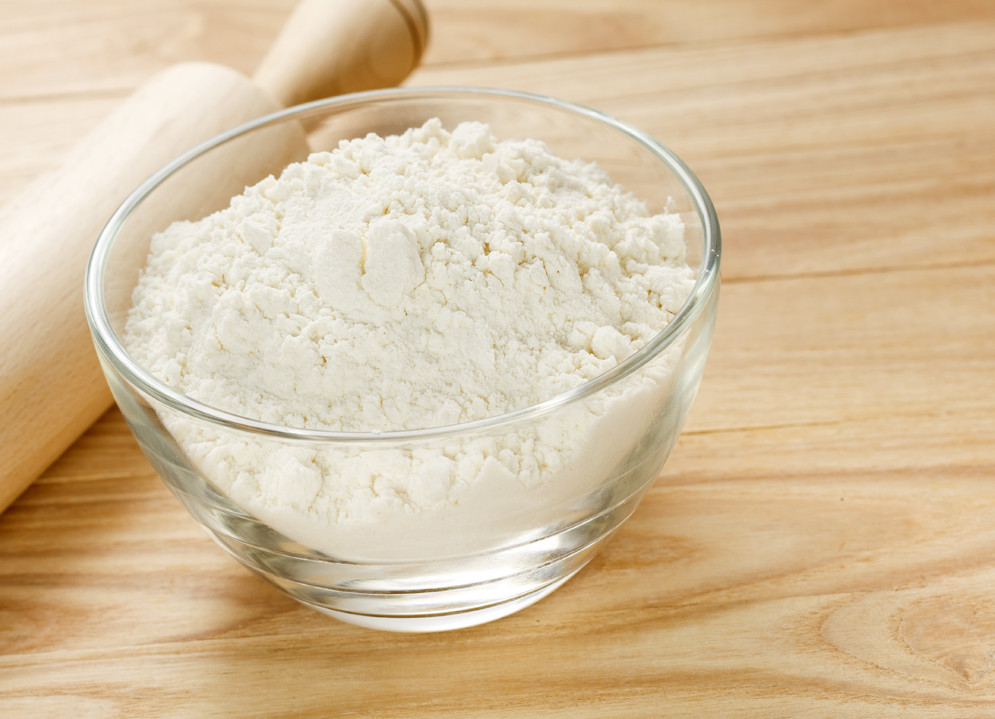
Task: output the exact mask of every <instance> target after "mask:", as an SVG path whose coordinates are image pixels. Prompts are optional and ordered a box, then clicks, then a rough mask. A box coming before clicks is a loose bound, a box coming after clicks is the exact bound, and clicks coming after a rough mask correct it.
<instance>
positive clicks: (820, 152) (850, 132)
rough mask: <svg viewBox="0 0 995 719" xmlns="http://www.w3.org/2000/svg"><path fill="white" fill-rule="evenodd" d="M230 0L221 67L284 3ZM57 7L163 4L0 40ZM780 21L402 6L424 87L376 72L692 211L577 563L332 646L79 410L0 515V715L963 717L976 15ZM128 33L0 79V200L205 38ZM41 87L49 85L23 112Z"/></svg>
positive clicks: (980, 215) (970, 533) (974, 530)
mask: <svg viewBox="0 0 995 719" xmlns="http://www.w3.org/2000/svg"><path fill="white" fill-rule="evenodd" d="M514 1H515V2H517V0H514ZM532 5H535V4H534V3H533V4H532ZM237 6H238V8H239V9H240V10H244V13H241V14H239V13H235V14H236V15H238V17H233V18H232V19H231V20H230V23H231V26H232V28H233V30H232V32H234V33H235V35H238V36H239V37H240V38H241V39H240V40H238V43H241V44H240V45H239V47H240V48H241V49H239V50H237V51H234V53H233V56H234V55H239V57H241V58H242V59H241V60H239V62H244V63H245V64H246V66H248V67H251V66H252V62H251V61H250V60H251V56H252V53H253V52H255V50H253V49H252V47H254V45H253V42H254V41H250V39H249V38H251V37H253V33H254V32H262V29H261V28H263V26H264V25H265V22H264V21H263V20H262V18H263V17H270V18H272V17H275V15H276V14H278V13H279V12H281V11H282V10H281V8H283V7H284V5H283V4H281V3H273V4H265V3H261V2H260V3H253V2H250V1H249V0H239V2H238V3H237ZM66 7H73V8H75V11H74V12H76V13H77V15H71V16H70V17H72V18H74V19H75V20H78V21H80V22H82V21H83V18H90V19H89V20H87V21H86V22H89V23H91V25H90V26H89V27H91V28H93V29H97V30H98V31H100V32H106V31H109V29H112V28H117V27H119V25H118V24H117V23H120V22H125V21H126V20H127V18H130V17H134V15H135V14H139V13H140V11H139V10H138V9H136V8H141V7H144V8H147V12H149V13H151V14H150V15H149V17H159V16H156V15H155V13H157V12H159V13H166V11H165V10H164V9H163V8H164V7H165V5H157V4H156V2H155V0H143V2H142V3H140V4H132V5H131V6H130V7H129V8H125V7H124V6H123V5H120V6H114V7H115V8H116V9H117V10H119V11H120V12H121V13H122V14H121V15H119V16H115V15H114V13H109V12H108V13H107V14H105V15H100V12H101V11H100V8H102V7H104V8H106V7H110V6H109V5H105V4H104V0H100V1H99V2H94V3H90V4H87V5H86V6H85V7H84V6H83V4H81V3H78V2H77V3H68V0H60V2H56V3H53V4H52V5H51V6H49V8H48V10H47V11H46V10H45V9H44V8H43V7H42V6H40V5H39V6H34V5H32V6H31V7H26V8H23V9H21V8H20V6H18V11H17V12H9V13H4V14H0V37H3V36H4V34H5V33H7V32H8V31H7V30H6V29H5V28H10V27H20V28H22V29H24V31H25V32H28V34H29V35H30V34H31V33H36V35H35V37H63V38H64V39H65V40H66V43H65V44H66V46H67V48H69V49H70V50H71V52H76V51H75V50H72V48H73V47H74V45H73V43H74V42H77V41H78V40H74V39H73V37H76V36H74V35H73V33H76V32H77V30H76V29H74V28H72V27H70V25H71V23H70V22H69V21H67V20H61V21H57V22H51V21H50V18H51V17H54V16H53V15H46V12H49V13H54V12H56V11H61V9H63V8H66ZM177 7H178V8H181V10H178V11H177V12H188V11H189V12H191V13H192V14H191V15H190V16H189V17H193V16H194V15H196V12H197V11H196V10H191V8H198V7H203V5H202V4H200V5H198V4H195V3H189V4H183V5H178V6H177ZM233 7H235V4H234V3H233V4H231V5H225V7H222V5H221V4H220V3H219V4H218V5H217V6H216V12H217V15H216V16H215V17H216V21H215V23H216V24H214V25H212V26H211V27H214V28H215V29H217V28H220V27H222V26H223V25H224V21H225V18H226V17H227V14H228V13H230V12H231V10H232V8H233ZM799 7H800V6H797V5H795V4H792V5H791V7H790V8H789V7H787V6H786V5H785V4H784V3H780V2H776V1H775V0H752V1H751V2H740V3H731V2H729V3H721V4H720V3H718V2H711V1H710V2H706V3H700V4H694V3H682V4H680V5H679V6H678V5H677V4H676V3H671V2H669V1H667V2H659V3H651V2H649V1H648V0H647V1H646V2H638V1H637V0H626V1H625V2H622V3H611V2H609V0H601V1H598V0H583V2H575V3H573V2H572V3H557V2H550V3H548V4H545V5H542V6H539V7H532V6H531V5H530V7H529V8H526V10H528V11H530V12H531V14H530V15H528V17H529V18H530V20H531V23H526V24H525V26H524V27H515V28H514V29H513V28H512V25H511V23H512V19H511V18H512V16H513V13H514V12H515V11H516V10H518V9H521V7H520V6H518V5H515V4H514V2H512V3H500V4H499V3H496V2H494V3H492V2H489V0H487V1H485V2H481V3H474V4H471V3H469V2H461V1H459V0H436V2H435V3H434V4H433V5H432V9H435V10H437V14H436V15H433V20H434V21H435V23H436V24H435V36H434V40H435V42H436V43H437V44H436V45H435V46H433V48H432V49H430V52H429V59H430V60H432V62H434V63H436V64H435V65H433V66H430V67H427V68H425V69H424V70H423V71H421V72H420V73H419V74H418V75H417V76H416V77H415V78H413V80H412V82H415V83H421V84H429V83H437V82H454V83H472V84H484V85H494V86H503V87H514V88H517V89H524V90H531V91H536V92H546V93H553V94H556V95H559V96H563V97H566V98H568V99H571V100H575V101H578V102H583V103H585V104H589V105H593V106H596V107H598V108H601V109H604V110H607V111H609V112H613V113H616V114H618V115H620V116H622V117H623V118H624V119H627V120H629V121H632V122H634V123H636V124H638V125H640V126H641V127H644V128H645V129H647V130H648V131H650V132H652V133H654V134H655V135H657V136H658V137H660V138H662V139H663V140H664V141H665V142H667V143H668V144H670V145H672V146H673V147H674V148H675V149H676V150H677V151H678V153H679V154H681V156H682V157H684V158H685V159H687V160H688V161H689V163H690V164H691V166H692V168H693V169H695V171H696V172H697V173H698V174H699V175H700V176H701V177H702V178H703V180H704V181H705V184H706V186H707V187H708V188H709V190H710V191H711V193H712V195H713V198H714V199H715V200H716V204H717V206H718V210H719V214H720V219H721V221H722V225H723V234H724V241H725V250H726V252H725V255H724V257H723V279H724V285H723V296H722V300H721V302H720V312H719V323H718V327H717V330H716V336H715V340H714V343H713V347H712V353H711V356H710V358H709V363H708V366H707V369H706V375H705V380H704V382H703V385H702V388H701V392H700V394H699V397H698V400H697V401H696V404H695V408H694V410H693V411H692V415H691V418H690V420H689V423H688V426H687V428H686V430H685V432H684V434H683V435H682V437H681V439H680V441H679V443H678V446H677V448H676V449H675V450H674V453H673V455H672V456H671V458H670V460H669V462H668V465H667V467H666V468H665V470H664V472H663V475H662V476H661V477H660V479H659V480H658V482H657V484H656V485H655V487H654V488H653V489H652V490H651V492H650V494H649V495H648V496H647V498H646V500H645V501H644V502H643V504H642V505H641V506H640V508H639V510H637V512H636V514H635V515H634V516H633V517H632V518H631V520H630V521H629V522H627V523H626V525H624V526H623V528H622V529H621V530H620V532H619V533H618V534H617V535H616V537H615V538H614V539H613V540H612V542H611V544H609V546H608V547H607V548H606V549H605V551H604V552H603V553H602V554H601V555H600V556H599V557H598V558H596V559H595V560H594V562H593V563H592V564H591V565H590V566H589V567H588V568H586V569H585V570H583V571H582V572H581V573H580V574H579V575H578V576H577V577H576V578H575V579H573V580H571V581H570V582H568V583H567V584H566V585H565V586H564V587H563V588H562V589H560V590H558V591H557V592H556V593H554V594H553V595H551V596H550V597H548V598H546V599H544V600H543V601H542V602H539V603H538V604H536V605H535V606H533V607H530V608H529V609H527V610H525V611H523V612H521V613H520V614H518V615H515V616H512V617H509V618H507V619H504V620H501V621H499V622H496V623H493V624H490V625H485V626H482V627H477V628H474V629H469V630H464V631H459V632H454V633H449V634H442V635H434V636H399V635H391V634H385V633H377V632H372V631H366V630H362V629H358V628H355V627H350V626H347V625H343V624H339V623H336V622H334V621H331V620H328V619H326V618H323V617H321V616H319V615H317V614H315V613H313V612H311V611H309V610H307V609H304V608H301V607H298V606H297V605H295V604H294V603H292V602H291V601H289V600H287V599H285V598H284V597H283V596H282V595H280V594H279V593H278V592H277V591H276V590H274V589H272V588H270V587H269V586H268V585H266V584H265V583H263V582H262V581H261V580H258V579H257V578H255V577H253V576H252V575H250V574H248V573H246V572H244V571H243V570H242V569H241V568H240V567H238V566H237V565H236V564H235V563H234V562H233V561H231V560H230V559H229V558H228V557H226V556H225V555H224V553H223V552H221V551H220V550H219V549H218V548H217V547H216V546H215V545H214V544H213V543H212V542H211V541H210V540H209V539H208V538H207V537H206V535H204V534H203V533H202V532H201V531H200V530H199V528H198V527H197V526H196V525H195V523H194V522H193V520H192V519H190V518H189V517H188V516H187V515H186V513H185V511H184V510H183V509H182V508H181V507H180V506H179V504H178V503H177V502H176V501H175V500H174V499H173V498H172V497H171V496H170V495H169V493H168V491H167V490H166V489H165V487H164V486H163V485H162V483H161V482H160V481H159V480H158V479H157V478H156V477H155V475H154V473H153V472H152V470H151V468H150V467H149V466H148V463H147V462H146V461H145V460H144V458H143V457H142V455H141V453H140V451H139V450H138V449H137V445H136V444H135V443H134V440H133V439H132V438H131V436H130V434H129V433H128V431H127V428H126V426H125V425H124V422H123V420H122V418H121V416H120V414H119V413H118V412H117V411H111V412H110V413H108V414H107V415H105V416H104V417H103V418H102V419H101V420H100V421H99V422H98V423H97V424H96V425H95V426H94V427H93V428H92V429H91V430H90V431H89V432H88V433H87V434H86V435H84V437H83V438H82V439H81V440H80V441H79V442H77V443H76V444H75V445H74V446H73V447H72V448H71V449H70V450H69V451H68V452H67V453H66V454H65V455H64V456H63V457H62V458H61V459H60V460H58V461H57V462H56V464H55V465H53V466H52V468H51V469H50V470H49V471H48V472H47V473H46V474H45V475H44V476H43V477H42V479H41V480H40V481H39V482H37V483H36V484H35V485H33V486H32V487H31V488H30V489H29V490H28V491H27V492H26V493H25V494H24V495H23V496H22V497H21V499H20V500H19V501H18V502H16V503H15V504H14V505H13V506H12V507H11V509H10V510H9V511H8V512H7V513H5V514H4V515H2V516H0V716H5V717H6V716H12V717H21V716H24V717H28V716H30V717H47V716H52V717H56V716H67V715H73V716H80V717H90V716H92V717H107V716H150V717H159V716H163V717H165V716H170V717H172V716H196V717H215V716H217V717H220V716H232V715H247V716H269V717H284V716H301V715H303V716H350V715H351V716H369V717H424V716H455V717H513V716H550V717H553V716H564V717H565V716H571V717H575V716H592V717H593V716H597V717H658V716H667V717H699V716H709V717H743V718H751V719H752V718H753V717H793V718H794V717H812V718H816V717H818V718H821V717H827V716H853V717H895V718H898V717H909V716H915V717H944V718H946V717H949V718H951V719H953V718H958V719H959V718H962V717H968V718H973V717H979V718H980V717H990V716H992V715H993V714H995V709H993V707H995V672H993V668H995V664H993V662H992V659H991V657H992V656H993V655H995V644H993V640H992V637H993V630H995V609H993V606H995V605H993V603H992V602H991V587H992V585H993V583H995V559H993V558H995V529H993V524H992V522H991V517H992V516H995V494H993V492H992V490H991V480H992V477H993V476H995V403H993V401H992V397H995V231H993V228H995V176H993V171H992V167H993V160H995V144H993V139H992V133H991V118H992V117H995V107H993V102H995V100H993V98H995V96H993V94H992V88H993V87H995V25H993V24H992V23H991V22H989V21H986V20H985V18H990V12H991V10H992V6H991V4H990V3H969V2H952V3H943V4H932V3H890V2H889V3H885V2H878V3H855V2H844V1H843V0H838V1H834V2H829V3H822V4H819V5H811V6H806V7H805V8H804V9H799ZM716 8H718V9H721V10H722V11H723V12H722V13H719V12H718V10H716ZM709 9H711V12H713V13H715V14H717V15H719V16H720V17H717V18H713V21H714V22H713V24H712V25H711V26H710V27H707V28H705V27H701V26H702V25H703V23H702V22H700V18H704V17H707V15H706V14H707V13H708V12H709V11H710V10H709ZM678 10H680V11H681V12H683V13H684V14H683V15H678V14H677V13H678ZM129 13H130V15H129ZM723 13H724V14H723ZM161 17H162V18H163V19H164V20H163V23H162V27H161V28H159V29H145V30H143V32H148V33H152V32H154V31H155V32H159V31H160V30H161V31H162V34H160V35H156V36H155V37H153V38H152V40H150V42H151V43H152V44H150V45H147V46H141V44H140V43H139V44H136V45H135V46H134V47H129V48H122V47H113V48H110V49H109V50H107V52H106V53H104V54H101V53H99V52H97V51H96V49H94V52H93V58H94V59H93V63H92V64H90V65H85V64H84V66H81V67H80V68H79V70H78V76H76V77H75V79H74V75H73V72H74V70H73V69H69V70H68V71H66V70H65V69H63V73H68V74H64V75H60V72H59V68H57V67H56V66H54V65H53V64H51V63H50V61H48V60H46V59H44V58H43V57H42V55H41V54H38V55H35V56H34V59H33V60H31V61H30V62H29V61H25V62H24V63H23V64H22V65H19V66H17V67H18V68H22V69H23V71H24V72H25V73H27V74H26V75H25V78H31V77H34V78H35V79H34V80H30V81H29V79H23V80H22V79H18V78H16V77H12V76H11V73H9V72H7V71H3V72H0V96H7V97H10V96H13V93H12V92H8V90H7V89H4V88H15V87H17V83H19V82H23V86H24V88H25V92H24V96H25V97H32V98H36V99H32V100H25V101H23V102H18V103H6V104H2V103H0V149H3V150H4V151H3V152H0V197H2V193H3V192H4V191H5V190H4V188H9V187H12V186H13V185H15V184H16V183H17V182H19V180H18V178H25V179H26V178H28V177H30V176H31V174H32V173H33V172H35V171H37V168H35V167H33V164H34V163H33V162H32V160H34V159H37V160H38V162H39V163H40V164H44V163H51V162H52V160H53V158H55V157H57V156H58V154H59V153H60V152H61V151H63V149H64V148H65V147H67V146H68V145H70V144H71V141H72V137H73V135H74V133H76V132H82V130H80V129H79V127H85V126H86V125H87V123H95V122H96V121H97V119H98V118H99V117H100V116H101V115H102V114H103V113H104V112H106V111H108V110H110V109H111V108H112V107H113V106H114V105H115V104H116V102H117V95H115V94H114V93H116V92H117V91H118V90H117V89H116V88H121V87H124V86H125V85H127V82H124V83H123V84H119V85H114V82H118V80H117V79H113V78H114V77H123V76H124V75H125V74H127V72H131V71H132V70H130V69H129V67H128V64H127V62H123V61H122V58H123V59H125V60H128V61H131V60H132V59H134V58H137V59H136V60H135V65H134V67H135V68H137V69H135V70H134V76H133V77H134V78H136V79H137V78H138V77H139V76H140V75H142V74H143V73H144V72H146V71H147V70H149V69H150V68H151V67H153V66H154V65H155V64H156V63H157V62H159V61H160V60H159V59H158V58H159V56H160V54H162V53H167V51H168V50H170V48H173V50H172V51H174V52H175V53H177V54H176V55H175V56H170V57H172V59H178V57H179V56H180V55H182V56H183V57H184V59H186V58H189V57H193V56H196V53H197V52H207V51H208V50H204V48H205V47H207V44H204V43H202V42H201V40H198V38H199V37H200V36H198V35H197V34H196V33H194V32H192V31H191V32H189V33H188V35H187V36H186V37H188V38H190V39H189V40H187V41H186V42H187V44H185V45H184V44H182V43H181V42H179V41H176V42H178V43H179V44H176V45H170V44H169V43H170V41H168V40H167V38H168V37H170V32H171V31H168V29H164V28H166V23H165V18H166V17H167V15H166V14H164V15H162V16H161ZM590 18H595V19H596V22H594V23H592V24H593V25H595V26H596V25H597V24H598V23H601V24H602V25H606V27H604V28H603V29H602V30H600V31H599V32H598V33H595V32H587V31H586V30H585V27H587V26H586V25H585V24H584V20H587V19H590ZM654 18H664V20H662V21H659V22H657V20H654ZM696 19H698V21H696ZM611 22H616V24H615V25H612V24H611ZM254 23H258V27H256V25H254ZM447 23H448V24H447ZM682 23H683V24H682ZM249 24H253V27H256V30H252V31H248V30H247V31H245V32H244V34H239V33H242V30H239V28H245V27H247V26H248V25H249ZM25 28H27V29H25ZM502 28H503V29H504V30H507V31H508V32H503V33H502V32H491V30H492V29H494V30H496V29H502ZM457 30H459V32H457ZM842 31H847V32H842ZM540 32H543V33H546V34H547V39H548V42H547V43H546V44H545V45H542V46H538V45H537V43H536V38H537V37H538V33H540ZM695 32H698V33H699V34H698V35H695ZM45 33H50V34H48V35H46V34H45ZM52 33H54V34H52ZM60 33H62V35H60ZM709 33H711V34H709ZM180 35H181V33H180V34H175V35H174V36H175V37H180ZM79 37H82V35H80V36H79ZM138 37H141V34H140V33H139V35H138ZM229 37H234V35H231V36H229ZM25 42H27V41H25ZM122 42H123V40H122ZM198 42H201V45H198V44H197V43H198ZM224 42H229V40H225V41H220V44H218V45H216V46H212V48H211V49H210V51H211V52H215V51H217V52H222V51H224V52H227V51H226V50H223V43H224ZM598 42H603V44H601V45H599V44H598ZM156 43H158V44H156ZM238 43H236V44H238ZM582 43H586V44H582ZM626 43H629V44H626ZM29 44H30V43H29ZM637 45H639V46H642V45H646V46H647V47H646V48H643V49H631V48H633V47H635V46H637ZM649 46H653V47H649ZM6 47H7V46H6V45H5V44H4V43H0V56H2V54H3V53H4V52H6V51H7V50H6ZM232 47H234V45H233V46H232ZM198 48H200V49H198ZM626 48H630V49H626ZM608 49H610V50H611V52H603V53H596V54H591V52H592V51H594V50H608ZM36 51H37V52H38V53H41V50H40V49H37V48H36ZM25 52H27V51H25ZM188 53H189V54H188ZM432 53H435V54H434V55H433V54H432ZM559 53H570V54H571V55H572V56H571V57H559V58H555V57H554V58H551V57H549V56H550V55H555V54H559ZM27 54H29V55H30V52H28V53H27ZM527 56H531V57H532V58H533V59H530V60H527V61H526V60H522V59H521V58H523V57H527ZM538 56H542V57H543V58H545V59H535V58H536V57H538ZM48 57H50V56H48ZM163 57H165V55H163ZM493 58H501V61H500V62H491V61H490V60H491V59H493ZM515 58H519V59H517V60H516V59H515ZM467 60H471V61H472V62H467V64H466V65H465V66H461V67H456V66H445V65H443V64H441V63H450V62H457V61H459V62H464V61H467ZM119 66H120V67H119ZM0 67H3V66H0ZM115 68H117V69H115ZM115 72H117V73H119V75H114V73H115ZM32 73H33V75H32ZM46 78H47V79H46ZM108 78H111V79H113V81H111V80H109V79H108ZM74 82H75V83H76V85H72V83H74ZM128 82H130V80H129V81H128ZM8 83H11V84H8ZM59 83H67V84H65V85H63V87H69V88H75V89H70V90H66V91H67V92H73V93H77V92H78V93H80V94H79V95H78V96H73V97H61V98H60V97H52V96H51V95H46V96H45V99H44V100H43V99H41V97H42V95H39V94H32V92H35V91H37V92H45V93H47V92H49V89H50V88H55V87H59ZM32 88H34V90H32ZM47 88H49V89H47ZM4 93H7V94H6V95H4ZM87 93H93V94H87ZM101 93H102V94H101ZM69 118H72V119H73V120H74V121H70V119H69ZM77 126H78V127H77Z"/></svg>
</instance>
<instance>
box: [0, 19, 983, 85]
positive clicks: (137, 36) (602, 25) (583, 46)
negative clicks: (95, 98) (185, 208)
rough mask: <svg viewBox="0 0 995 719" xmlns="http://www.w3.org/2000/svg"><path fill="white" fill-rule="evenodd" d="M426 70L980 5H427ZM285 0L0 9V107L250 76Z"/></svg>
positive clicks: (851, 27) (811, 30)
mask: <svg viewBox="0 0 995 719" xmlns="http://www.w3.org/2000/svg"><path fill="white" fill-rule="evenodd" d="M425 4H426V6H427V9H428V13H429V15H430V17H431V20H432V37H431V42H430V45H429V49H428V52H427V54H426V56H425V63H426V64H428V65H438V64H447V63H466V62H471V63H479V62H481V61H493V60H509V59H521V58H533V59H534V58H541V57H549V56H552V55H563V54H588V53H592V52H605V51H616V50H624V49H632V48H637V47H647V46H657V45H691V44H703V43H704V44H707V43H715V42H729V41H742V40H749V39H768V38H772V37H791V36H796V35H816V34H834V33H845V32H854V31H859V30H867V29H873V28H898V27H904V26H922V25H936V24H938V23H947V22H964V21H984V20H990V19H992V18H993V17H995V6H993V5H992V4H991V3H988V2H983V1H981V0H952V1H949V2H944V3H929V2H915V3H905V2H895V1H894V0H875V1H874V2H858V0H828V1H827V2H821V3H814V4H805V5H799V4H798V3H795V2H791V0H764V1H763V2H750V3H744V2H740V1H738V0H705V1H703V2H695V3H686V2H679V1H678V0H615V1H614V2H611V3H606V2H604V0H580V1H576V0H570V1H567V0H547V1H546V2H544V3H539V4H537V3H535V2H532V1H531V0H481V1H478V0H425ZM293 5H294V0H238V2H232V1H231V0H183V2H175V1H174V0H143V2H141V3H135V2H130V1H129V0H49V1H47V2H44V3H25V2H17V0H2V2H0V68H3V70H2V71H0V99H3V98H35V97H44V96H51V95H63V94H67V93H87V92H93V91H100V92H106V91H118V92H120V91H122V90H126V89H132V88H134V87H135V86H137V85H138V84H139V83H141V82H142V81H143V80H145V79H147V78H148V77H149V76H150V75H152V74H153V73H155V72H157V71H158V70H161V69H163V68H164V67H166V66H168V65H170V64H172V63H174V62H180V61H184V60H208V61H212V62H221V63H224V64H226V65H230V66H231V67H234V68H235V69H237V70H240V71H242V72H246V73H251V72H252V71H253V70H254V69H255V67H256V65H257V64H258V63H259V61H260V60H261V59H262V56H263V54H264V53H265V51H266V48H267V47H269V45H270V43H271V42H272V40H273V39H274V38H275V37H276V33H277V31H278V29H279V27H280V25H281V23H282V22H283V20H284V19H285V18H286V17H287V15H288V14H289V12H290V9H291V8H292V7H293Z"/></svg>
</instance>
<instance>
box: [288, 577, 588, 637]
mask: <svg viewBox="0 0 995 719" xmlns="http://www.w3.org/2000/svg"><path fill="white" fill-rule="evenodd" d="M580 570H581V567H578V568H577V569H575V570H574V571H572V572H571V573H570V574H568V575H567V576H565V577H562V578H561V579H557V580H556V581H555V582H553V583H552V584H548V585H546V586H545V587H541V588H540V589H537V590H535V591H534V592H529V593H528V594H524V595H522V596H520V597H515V598H514V599H509V600H508V601H505V602H500V603H498V604H491V605H490V606H487V607H481V608H479V609H470V610H467V611H463V612H452V613H449V614H430V615H423V616H407V617H404V616H401V617H385V616H376V615H370V614H353V613H351V612H341V611H338V610H335V609H329V608H328V607H321V606H318V605H317V604H311V603H310V602H304V601H301V600H300V599H298V600H297V601H299V602H300V603H301V604H303V605H305V606H308V607H311V609H317V610H318V611H319V612H321V613H322V614H327V615H328V616H330V617H334V618H335V619H338V620H339V621H342V622H346V623H347V624H355V625H357V626H360V627H366V628H367V629H380V630H383V631H387V632H408V633H423V632H446V631H451V630H453V629H466V628H467V627H475V626H477V625H478V624H486V623H487V622H493V621H494V620H496V619H502V618H504V617H507V616H509V615H511V614H514V613H515V612H519V611H521V610H522V609H525V608H526V607H528V606H530V605H532V604H535V603H536V602H538V601H539V600H540V599H542V598H543V597H545V596H546V595H548V594H551V593H552V592H554V591H556V590H557V589H559V588H560V587H561V586H562V585H563V583H564V582H566V581H567V580H568V579H570V577H572V576H573V575H575V574H576V573H577V572H579V571H580Z"/></svg>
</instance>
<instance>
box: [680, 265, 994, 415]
mask: <svg viewBox="0 0 995 719" xmlns="http://www.w3.org/2000/svg"><path fill="white" fill-rule="evenodd" d="M719 306H720V310H719V320H718V325H717V328H716V332H715V339H714V342H713V345H712V352H711V354H710V356H709V359H708V365H707V368H706V370H705V380H704V382H703V383H702V388H701V391H700V393H699V396H698V398H697V399H696V400H695V407H694V410H693V411H692V414H691V417H690V419H689V421H688V425H687V428H688V430H692V431H713V430H716V429H742V428H744V427H772V426H783V425H803V424H819V423H832V422H843V421H847V420H856V419H870V418H875V417H876V418H878V419H880V420H881V421H887V420H888V419H890V418H894V417H897V416H902V415H936V414H938V413H942V412H944V411H955V410H960V411H983V410H991V409H992V397H995V265H981V266H978V267H964V268H954V269H941V270H909V271H902V272H884V273H872V274H860V275H849V276H846V275H844V276H838V277H820V278H801V279H785V280H781V281H776V282H774V281H767V282H744V283H736V284H732V285H727V286H726V287H724V288H723V296H722V299H721V300H720V302H719Z"/></svg>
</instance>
